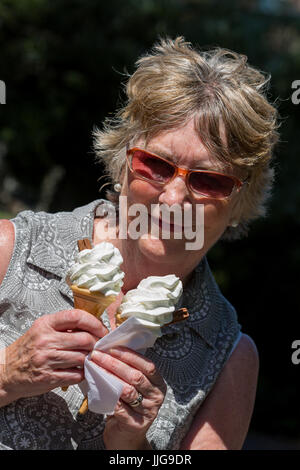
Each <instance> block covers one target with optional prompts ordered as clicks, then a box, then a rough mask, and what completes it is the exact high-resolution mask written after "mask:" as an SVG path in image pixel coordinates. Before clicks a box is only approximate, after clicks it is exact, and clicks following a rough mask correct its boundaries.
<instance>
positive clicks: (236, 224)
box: [230, 220, 239, 228]
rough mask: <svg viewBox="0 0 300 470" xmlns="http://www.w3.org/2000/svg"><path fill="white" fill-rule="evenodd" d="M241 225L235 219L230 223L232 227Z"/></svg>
mask: <svg viewBox="0 0 300 470" xmlns="http://www.w3.org/2000/svg"><path fill="white" fill-rule="evenodd" d="M238 225H239V223H238V221H237V220H233V221H232V223H231V224H230V227H234V228H236V227H237V226H238Z"/></svg>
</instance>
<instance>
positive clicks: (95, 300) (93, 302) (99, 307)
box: [70, 285, 117, 318]
mask: <svg viewBox="0 0 300 470" xmlns="http://www.w3.org/2000/svg"><path fill="white" fill-rule="evenodd" d="M70 287H71V289H72V292H73V297H74V308H78V309H80V310H85V311H86V312H88V313H91V314H92V315H94V317H97V318H100V317H101V315H102V314H103V312H104V310H105V309H106V308H107V307H108V306H109V305H110V304H112V303H113V302H114V301H115V300H116V298H117V296H115V295H107V296H105V295H104V294H101V292H91V291H89V290H88V289H83V288H81V287H78V286H75V285H71V286H70Z"/></svg>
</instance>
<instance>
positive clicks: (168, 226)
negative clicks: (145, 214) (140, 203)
mask: <svg viewBox="0 0 300 470" xmlns="http://www.w3.org/2000/svg"><path fill="white" fill-rule="evenodd" d="M149 217H150V221H151V222H153V223H154V224H155V225H156V226H158V227H160V228H161V229H162V230H169V231H171V232H175V233H179V232H181V233H182V232H183V230H184V228H186V229H187V228H191V227H186V226H183V225H177V224H173V223H169V222H166V221H164V220H162V219H158V218H157V217H153V216H152V217H151V216H149Z"/></svg>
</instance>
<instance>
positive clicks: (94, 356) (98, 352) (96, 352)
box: [91, 349, 103, 359]
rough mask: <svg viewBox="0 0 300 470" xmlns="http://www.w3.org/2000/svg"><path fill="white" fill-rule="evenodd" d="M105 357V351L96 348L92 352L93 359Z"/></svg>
mask: <svg viewBox="0 0 300 470" xmlns="http://www.w3.org/2000/svg"><path fill="white" fill-rule="evenodd" d="M102 357H103V353H102V352H101V351H98V350H97V349H95V350H94V351H93V352H92V354H91V359H101V358H102Z"/></svg>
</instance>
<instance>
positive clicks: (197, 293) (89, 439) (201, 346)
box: [0, 199, 240, 450]
mask: <svg viewBox="0 0 300 470" xmlns="http://www.w3.org/2000/svg"><path fill="white" fill-rule="evenodd" d="M100 204H101V205H102V207H103V204H104V205H105V204H111V203H109V202H107V201H105V200H103V199H101V200H97V201H94V202H92V203H91V204H88V205H86V206H84V207H81V208H77V209H75V210H74V211H73V212H60V213H56V214H47V213H45V212H39V213H34V212H32V211H24V212H22V213H20V214H19V215H18V216H17V217H16V218H15V219H13V223H14V226H15V247H14V251H13V255H12V259H11V262H10V265H9V268H8V271H7V273H6V276H5V278H4V280H3V283H2V285H1V287H0V345H1V343H2V347H3V346H6V345H9V344H11V343H12V342H14V341H15V340H16V339H17V338H18V337H19V336H21V335H23V334H24V333H25V332H26V330H27V329H28V328H29V327H30V326H31V325H32V323H33V322H34V320H35V319H37V318H38V317H40V316H41V315H44V314H50V313H54V312H56V311H59V310H63V309H68V308H70V307H72V305H73V299H72V293H71V291H70V290H69V287H68V285H67V284H66V283H65V280H64V279H65V274H66V271H67V270H68V268H69V267H70V265H71V264H72V262H73V259H74V256H75V254H76V253H77V250H78V249H77V240H78V239H81V238H89V239H90V240H92V233H93V221H94V216H95V211H96V208H97V207H99V205H100ZM104 207H105V206H104ZM182 305H183V306H185V307H187V308H188V310H189V313H190V317H189V318H188V319H187V320H186V321H185V322H182V323H179V324H174V325H171V326H168V327H164V328H163V336H162V337H161V338H159V339H158V340H157V341H156V343H155V345H154V346H153V347H152V348H150V349H148V350H147V351H146V353H145V354H146V356H147V357H149V358H150V359H151V360H152V361H153V362H154V363H155V364H156V366H157V367H158V369H159V371H160V373H161V374H162V375H163V377H164V379H165V381H166V384H167V394H166V397H165V400H164V403H163V405H162V406H161V408H160V411H159V414H158V416H157V418H156V420H155V421H154V422H153V424H152V426H151V427H150V429H149V431H148V436H147V437H148V439H149V442H150V443H151V445H152V446H153V448H154V449H162V450H165V449H178V448H179V446H180V443H181V441H182V439H183V437H184V436H185V435H186V433H187V432H188V430H189V428H190V425H191V423H192V420H193V417H194V415H195V413H196V412H197V410H198V408H199V406H200V405H201V404H202V402H203V401H204V399H205V397H206V396H207V394H208V393H209V391H210V390H211V388H212V387H213V385H214V383H215V381H216V379H217V377H218V376H219V374H220V372H221V371H222V368H223V366H224V364H225V363H226V361H227V359H228V357H229V355H230V353H231V350H232V348H233V345H234V343H235V341H236V340H237V338H238V337H239V334H240V325H239V324H238V321H237V316H236V313H235V310H234V309H233V307H232V306H231V305H230V304H229V303H228V302H227V300H226V299H225V298H224V297H223V296H222V294H221V292H220V290H219V288H218V286H217V285H216V283H215V281H214V279H213V276H212V274H211V272H210V269H209V266H208V264H207V261H206V259H205V258H204V259H203V260H202V261H201V263H200V264H199V265H198V266H197V268H196V269H195V271H194V273H193V277H192V279H191V281H190V283H189V285H188V286H187V287H186V288H185V289H184V293H183V296H182ZM82 398H83V397H82V393H81V391H80V389H79V387H78V386H77V385H73V386H70V387H69V389H68V391H67V392H63V391H62V390H61V389H60V388H56V389H54V390H52V391H51V392H49V393H45V394H44V395H40V396H36V397H31V398H22V399H19V400H17V401H15V402H13V403H11V404H9V405H7V406H5V407H2V408H1V409H0V449H1V448H2V449H20V450H22V449H52V450H53V449H102V448H103V441H102V438H101V436H102V433H103V429H104V426H105V419H106V417H105V416H103V415H98V414H95V413H92V412H90V411H88V412H87V413H86V414H85V415H83V416H81V415H79V414H78V409H79V407H80V404H81V402H82Z"/></svg>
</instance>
